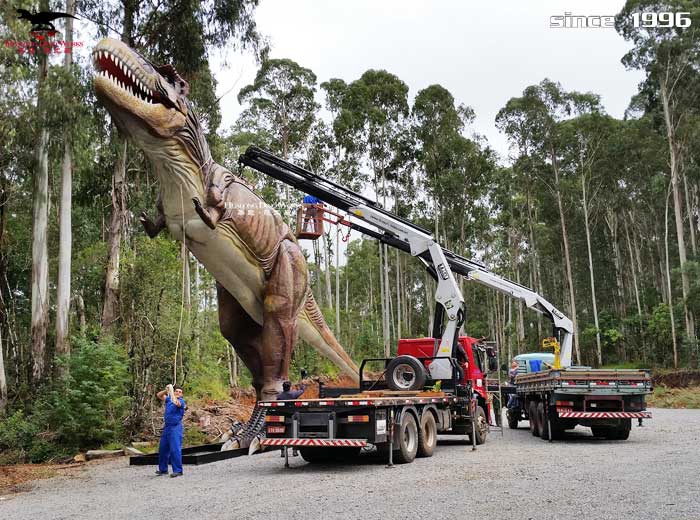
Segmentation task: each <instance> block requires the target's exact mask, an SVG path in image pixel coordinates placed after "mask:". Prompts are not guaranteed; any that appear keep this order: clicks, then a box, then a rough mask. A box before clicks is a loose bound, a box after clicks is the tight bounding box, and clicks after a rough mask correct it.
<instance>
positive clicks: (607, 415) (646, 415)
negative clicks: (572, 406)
mask: <svg viewBox="0 0 700 520" xmlns="http://www.w3.org/2000/svg"><path fill="white" fill-rule="evenodd" d="M557 414H558V415H559V418H560V419H651V412H563V411H561V412H560V411H557Z"/></svg>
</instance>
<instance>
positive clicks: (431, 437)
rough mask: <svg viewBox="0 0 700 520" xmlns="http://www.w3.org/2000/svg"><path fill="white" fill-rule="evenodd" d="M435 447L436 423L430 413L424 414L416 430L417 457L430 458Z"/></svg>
mask: <svg viewBox="0 0 700 520" xmlns="http://www.w3.org/2000/svg"><path fill="white" fill-rule="evenodd" d="M435 446H437V423H436V422H435V417H434V416H433V414H432V413H430V412H425V413H424V414H423V417H421V419H420V428H418V452H417V453H416V456H417V457H432V456H433V452H434V451H435Z"/></svg>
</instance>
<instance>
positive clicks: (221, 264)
mask: <svg viewBox="0 0 700 520" xmlns="http://www.w3.org/2000/svg"><path fill="white" fill-rule="evenodd" d="M93 58H94V62H95V68H96V69H97V76H96V77H95V80H94V83H95V91H96V94H97V98H98V99H99V100H100V102H101V103H102V104H103V105H104V106H105V107H106V108H107V110H108V111H109V113H110V114H111V116H112V119H113V120H114V122H115V123H116V125H117V127H118V128H119V130H120V131H121V132H122V133H123V134H126V136H128V137H129V138H130V139H131V140H132V141H133V142H134V143H135V144H136V145H137V146H138V147H139V148H141V149H142V150H143V151H144V153H145V154H146V156H148V158H149V160H150V162H151V163H152V165H153V168H154V170H155V172H156V176H157V178H158V181H159V185H160V198H159V202H158V217H157V218H156V219H155V221H151V220H150V219H149V218H148V217H147V216H146V215H145V213H144V214H142V217H141V221H142V223H143V225H144V228H145V230H146V232H147V233H148V235H149V236H151V237H154V236H156V235H157V234H158V233H159V232H160V231H161V230H163V229H164V228H166V227H167V228H168V230H169V231H170V233H171V234H172V235H173V236H174V237H175V238H176V239H178V240H185V243H186V245H187V247H188V248H189V250H190V251H191V252H192V253H193V254H194V255H195V256H196V257H197V259H198V260H199V261H200V262H201V263H202V264H203V265H204V267H205V268H206V269H207V270H208V271H209V272H210V273H211V274H212V275H213V276H214V278H215V279H216V281H217V294H218V302H219V325H220V327H221V333H222V334H223V335H224V337H225V338H226V339H227V340H228V341H229V342H230V343H231V345H233V346H234V348H235V349H236V352H237V353H238V354H239V356H240V357H241V359H242V360H243V362H244V363H245V365H246V366H247V367H248V369H249V370H250V372H251V373H252V375H253V386H254V387H255V390H256V392H257V398H258V399H259V400H267V399H274V398H275V397H276V395H277V393H279V392H280V391H281V390H282V382H283V381H284V380H286V379H287V378H288V370H289V362H290V357H291V354H292V350H293V348H294V345H295V343H296V340H297V333H299V335H300V336H301V338H303V339H304V340H305V341H307V342H308V343H310V344H311V345H313V346H314V347H315V348H316V349H317V350H318V351H319V352H321V354H323V355H325V356H326V357H328V358H329V359H330V360H331V361H333V362H334V363H335V364H336V365H337V366H338V367H340V368H341V369H342V370H343V371H344V372H346V373H347V374H348V375H350V376H351V377H353V378H355V380H357V377H358V372H357V368H356V366H355V364H354V363H353V361H352V360H351V359H350V357H349V356H348V355H347V354H346V353H345V351H344V350H343V348H342V347H341V346H340V345H339V344H338V342H337V341H336V339H335V337H334V336H333V334H332V332H331V331H330V329H329V328H328V326H327V325H326V323H325V321H324V319H323V316H322V314H321V312H320V310H319V308H318V305H317V304H316V302H315V301H314V299H313V296H312V293H311V290H310V288H309V284H308V270H307V266H306V261H305V259H304V255H303V254H302V251H301V249H300V248H299V245H298V244H297V243H296V241H295V239H294V237H293V236H292V234H291V233H290V230H289V228H288V227H287V225H286V224H285V223H284V222H283V221H282V218H281V217H280V215H279V214H278V213H277V212H276V211H275V210H274V209H272V208H271V207H269V206H268V205H267V204H265V202H264V201H263V200H262V199H261V198H260V197H258V196H257V195H256V194H255V193H254V192H253V191H252V189H251V188H250V187H249V186H248V185H247V184H246V183H245V182H244V181H243V180H241V179H239V178H238V177H236V176H234V175H233V174H232V173H231V172H230V171H229V170H227V169H226V168H224V167H223V166H221V165H219V164H217V163H215V162H214V161H213V160H212V157H211V153H210V151H209V146H208V145H207V143H206V140H205V138H204V134H203V132H202V129H201V127H200V123H199V120H198V118H197V115H196V114H195V112H194V110H193V108H192V105H191V104H190V102H189V100H188V99H187V94H188V92H189V85H188V84H187V82H186V81H184V80H183V79H182V78H181V77H180V76H179V74H178V73H177V72H176V71H175V69H174V68H173V67H172V66H170V65H164V66H161V67H156V66H154V65H152V64H151V63H150V62H148V61H147V60H146V59H144V58H143V57H142V56H140V55H139V54H138V53H136V52H135V51H134V50H133V49H131V48H129V47H128V46H127V45H125V44H124V43H122V42H120V41H117V40H111V39H105V40H102V41H101V42H100V43H98V44H97V46H96V47H95V49H94V51H93ZM193 201H195V203H194V204H193ZM200 201H203V202H204V204H205V205H206V207H203V206H202V202H200Z"/></svg>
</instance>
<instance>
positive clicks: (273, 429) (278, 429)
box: [267, 426, 284, 433]
mask: <svg viewBox="0 0 700 520" xmlns="http://www.w3.org/2000/svg"><path fill="white" fill-rule="evenodd" d="M267 433H284V426H268V427H267Z"/></svg>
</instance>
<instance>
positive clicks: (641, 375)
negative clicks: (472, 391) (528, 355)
mask: <svg viewBox="0 0 700 520" xmlns="http://www.w3.org/2000/svg"><path fill="white" fill-rule="evenodd" d="M515 385H516V391H517V393H518V394H526V393H529V392H533V391H557V392H565V393H571V394H587V393H625V394H649V393H651V391H652V383H651V374H650V373H649V371H648V370H630V369H619V370H618V369H616V370H600V369H592V368H589V367H575V368H567V369H551V370H544V371H541V372H533V373H530V374H520V375H518V376H517V377H516V378H515Z"/></svg>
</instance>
